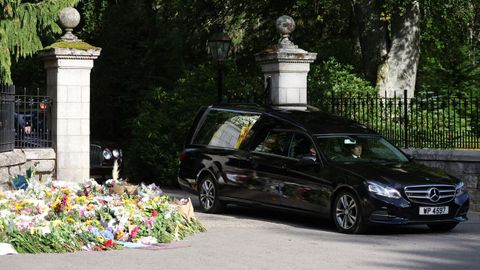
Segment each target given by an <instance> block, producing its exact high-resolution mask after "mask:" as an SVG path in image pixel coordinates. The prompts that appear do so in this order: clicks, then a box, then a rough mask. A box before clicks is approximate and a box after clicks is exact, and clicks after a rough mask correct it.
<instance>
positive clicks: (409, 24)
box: [377, 1, 420, 97]
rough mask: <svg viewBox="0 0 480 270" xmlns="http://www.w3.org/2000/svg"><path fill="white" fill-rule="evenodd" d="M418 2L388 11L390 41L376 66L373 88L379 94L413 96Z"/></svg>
mask: <svg viewBox="0 0 480 270" xmlns="http://www.w3.org/2000/svg"><path fill="white" fill-rule="evenodd" d="M419 23H420V5H419V2H418V1H413V2H412V3H411V4H409V5H407V6H405V7H404V8H403V7H402V8H399V7H396V8H394V10H393V14H392V25H391V37H392V43H391V45H390V48H389V51H388V54H387V57H386V59H385V61H384V62H383V63H382V64H380V66H379V67H378V77H377V89H378V93H379V94H380V95H381V96H386V97H392V96H394V95H395V94H396V95H397V96H403V91H404V90H407V93H408V97H413V95H414V92H415V82H416V78H417V68H418V60H419V52H420V48H419V42H420V27H419Z"/></svg>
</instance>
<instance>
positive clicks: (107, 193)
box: [0, 180, 204, 253]
mask: <svg viewBox="0 0 480 270" xmlns="http://www.w3.org/2000/svg"><path fill="white" fill-rule="evenodd" d="M121 185H122V184H121V182H119V181H116V180H111V181H107V183H106V184H105V185H99V184H97V183H96V182H95V181H93V180H92V181H87V182H85V183H81V184H74V183H66V182H61V181H50V182H47V183H38V182H36V181H34V180H30V181H29V185H28V188H27V189H25V190H23V189H20V190H15V191H1V190H0V243H1V242H4V243H10V244H12V245H13V247H14V248H15V249H16V251H18V252H19V253H25V252H26V253H38V252H73V251H77V250H109V249H118V248H121V247H122V246H123V245H122V244H119V243H124V242H138V243H142V244H147V245H151V244H157V243H166V242H171V241H177V240H181V239H182V238H184V237H185V236H187V235H190V234H193V233H196V232H200V231H204V228H203V226H202V225H201V224H200V223H199V222H198V220H196V219H195V218H193V219H189V218H188V219H187V218H185V215H184V214H183V213H181V211H182V208H181V207H178V205H176V204H175V203H174V202H173V201H172V200H171V199H170V198H169V197H168V196H165V195H163V193H162V191H161V190H160V189H159V188H158V187H157V186H155V185H154V184H152V185H149V186H146V185H143V184H142V185H140V186H139V187H138V188H137V189H135V190H134V191H133V190H132V188H131V186H130V187H129V192H120V191H119V188H118V187H119V186H121Z"/></svg>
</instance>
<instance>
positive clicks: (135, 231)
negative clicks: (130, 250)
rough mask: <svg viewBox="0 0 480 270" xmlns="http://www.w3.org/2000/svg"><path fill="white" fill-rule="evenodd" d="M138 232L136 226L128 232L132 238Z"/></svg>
mask: <svg viewBox="0 0 480 270" xmlns="http://www.w3.org/2000/svg"><path fill="white" fill-rule="evenodd" d="M137 233H138V226H135V227H133V229H132V231H131V232H130V238H131V239H134V238H135V237H136V236H137Z"/></svg>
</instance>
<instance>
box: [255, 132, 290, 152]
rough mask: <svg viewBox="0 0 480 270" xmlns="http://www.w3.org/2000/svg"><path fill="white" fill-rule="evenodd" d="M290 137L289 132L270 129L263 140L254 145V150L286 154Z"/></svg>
mask: <svg viewBox="0 0 480 270" xmlns="http://www.w3.org/2000/svg"><path fill="white" fill-rule="evenodd" d="M291 138H292V133H291V132H287V131H276V130H271V131H270V132H269V133H268V135H267V137H266V138H265V140H264V141H263V142H261V143H260V144H259V145H257V147H255V150H254V151H255V152H261V153H268V154H274V155H279V156H287V155H288V146H289V144H290V140H291Z"/></svg>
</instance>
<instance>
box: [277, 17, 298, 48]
mask: <svg viewBox="0 0 480 270" xmlns="http://www.w3.org/2000/svg"><path fill="white" fill-rule="evenodd" d="M275 26H276V28H277V32H278V33H279V34H280V35H281V38H280V40H279V41H278V45H277V47H278V48H285V49H294V48H297V46H295V44H293V42H292V41H290V39H289V37H290V34H291V33H292V32H293V31H294V30H295V21H294V20H293V18H292V17H290V16H288V15H283V16H280V17H279V18H278V19H277V21H276V22H275Z"/></svg>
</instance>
